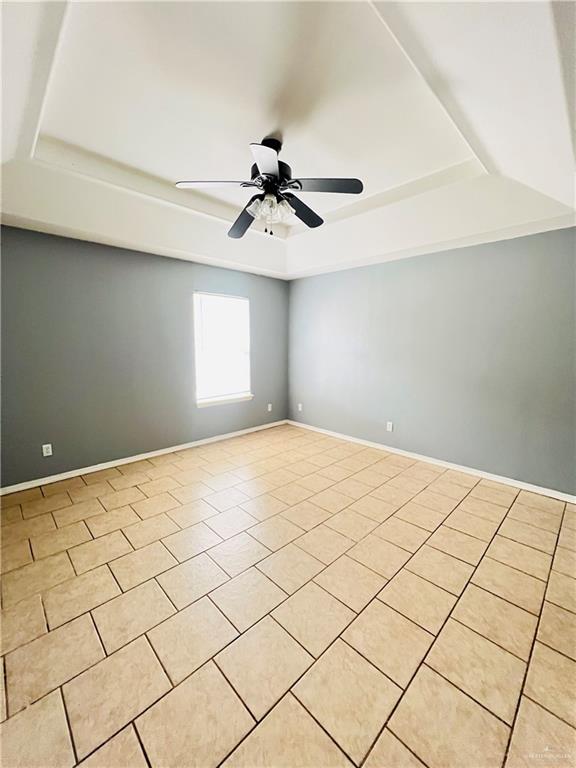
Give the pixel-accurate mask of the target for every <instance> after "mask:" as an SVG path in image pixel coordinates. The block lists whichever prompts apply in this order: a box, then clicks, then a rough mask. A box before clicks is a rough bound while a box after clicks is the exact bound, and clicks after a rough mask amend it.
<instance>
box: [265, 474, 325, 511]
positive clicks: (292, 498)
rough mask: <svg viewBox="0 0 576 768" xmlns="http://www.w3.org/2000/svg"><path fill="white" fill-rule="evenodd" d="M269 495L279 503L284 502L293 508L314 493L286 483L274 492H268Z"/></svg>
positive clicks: (295, 484) (301, 486) (298, 485)
mask: <svg viewBox="0 0 576 768" xmlns="http://www.w3.org/2000/svg"><path fill="white" fill-rule="evenodd" d="M299 479H300V478H298V480H299ZM270 494H271V495H272V496H274V498H276V499H278V500H279V501H282V502H284V504H287V505H288V506H294V505H295V504H299V503H300V502H301V501H305V500H306V499H308V498H309V497H310V496H313V495H314V491H311V490H310V489H309V488H305V487H304V486H303V485H300V483H288V484H287V485H281V486H280V487H279V488H274V490H272V491H270ZM317 506H318V505H317Z"/></svg>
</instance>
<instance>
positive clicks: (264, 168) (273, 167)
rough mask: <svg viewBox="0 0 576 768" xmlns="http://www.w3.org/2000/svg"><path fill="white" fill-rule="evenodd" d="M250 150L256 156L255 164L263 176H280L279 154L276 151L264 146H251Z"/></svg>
mask: <svg viewBox="0 0 576 768" xmlns="http://www.w3.org/2000/svg"><path fill="white" fill-rule="evenodd" d="M250 149H251V150H252V155H253V156H254V162H255V163H256V165H257V166H258V170H259V171H260V173H261V174H262V175H263V176H264V175H266V176H276V177H277V176H278V175H279V170H278V153H277V152H276V150H275V149H272V147H267V146H265V145H264V144H250Z"/></svg>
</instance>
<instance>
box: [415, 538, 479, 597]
mask: <svg viewBox="0 0 576 768" xmlns="http://www.w3.org/2000/svg"><path fill="white" fill-rule="evenodd" d="M406 569H407V570H409V571H411V572H412V573H416V574H418V575H419V576H422V578H424V579H426V580H427V581H431V582H433V583H434V584H437V585H438V586H439V587H442V588H443V589H445V590H447V591H448V592H451V593H452V594H453V595H460V594H461V593H462V590H463V589H464V587H465V586H466V584H467V583H468V579H469V578H470V576H471V575H472V573H473V571H474V569H473V568H472V566H471V565H468V564H467V563H463V562H462V561H461V560H457V559H456V558H454V557H452V556H451V555H447V554H446V553H445V552H440V551H439V550H437V549H432V547H428V546H426V545H424V546H423V547H422V548H421V549H420V550H419V551H418V552H416V554H415V555H413V556H412V557H411V558H410V560H409V561H408V562H407V563H406Z"/></svg>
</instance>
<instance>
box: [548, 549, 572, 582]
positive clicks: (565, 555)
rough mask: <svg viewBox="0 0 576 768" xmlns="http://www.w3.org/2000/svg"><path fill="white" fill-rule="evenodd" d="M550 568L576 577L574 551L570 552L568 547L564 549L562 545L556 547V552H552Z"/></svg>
mask: <svg viewBox="0 0 576 768" xmlns="http://www.w3.org/2000/svg"><path fill="white" fill-rule="evenodd" d="M552 570H553V571H558V573H562V574H564V575H565V576H570V577H571V578H573V579H575V578H576V552H572V550H570V549H564V548H563V547H556V553H555V554H554V561H553V563H552Z"/></svg>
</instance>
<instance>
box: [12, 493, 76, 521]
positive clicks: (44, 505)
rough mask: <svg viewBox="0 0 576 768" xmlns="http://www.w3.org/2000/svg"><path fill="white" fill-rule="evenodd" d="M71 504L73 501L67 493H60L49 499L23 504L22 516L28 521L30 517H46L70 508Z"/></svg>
mask: <svg viewBox="0 0 576 768" xmlns="http://www.w3.org/2000/svg"><path fill="white" fill-rule="evenodd" d="M71 504H72V500H71V498H70V496H68V494H67V493H58V494H55V495H54V496H49V497H48V498H47V499H36V500H35V501H27V502H25V503H24V504H22V516H23V517H24V519H25V520H27V519H28V518H30V517H38V515H45V514H46V513H47V512H54V511H55V510H57V509H62V508H63V507H69V506H70V505H71Z"/></svg>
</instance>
